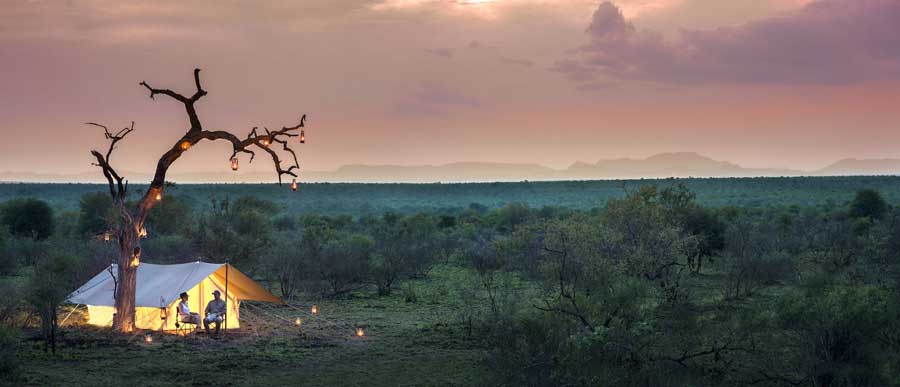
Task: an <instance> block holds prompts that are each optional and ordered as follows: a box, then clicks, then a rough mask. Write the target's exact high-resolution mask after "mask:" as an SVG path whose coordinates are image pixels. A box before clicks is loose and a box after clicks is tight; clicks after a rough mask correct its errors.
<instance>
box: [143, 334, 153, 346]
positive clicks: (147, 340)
mask: <svg viewBox="0 0 900 387" xmlns="http://www.w3.org/2000/svg"><path fill="white" fill-rule="evenodd" d="M144 342H145V343H147V344H153V336H150V334H149V333H148V334H147V335H146V336H144Z"/></svg>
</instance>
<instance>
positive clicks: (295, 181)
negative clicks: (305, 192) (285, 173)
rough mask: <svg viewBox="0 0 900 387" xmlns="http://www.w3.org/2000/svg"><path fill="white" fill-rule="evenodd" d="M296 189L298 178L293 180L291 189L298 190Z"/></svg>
mask: <svg viewBox="0 0 900 387" xmlns="http://www.w3.org/2000/svg"><path fill="white" fill-rule="evenodd" d="M296 190H297V179H294V181H292V182H291V191H296Z"/></svg>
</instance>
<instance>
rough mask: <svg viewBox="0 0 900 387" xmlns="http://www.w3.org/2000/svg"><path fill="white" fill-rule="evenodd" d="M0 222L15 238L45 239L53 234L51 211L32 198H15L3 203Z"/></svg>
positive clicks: (43, 203)
mask: <svg viewBox="0 0 900 387" xmlns="http://www.w3.org/2000/svg"><path fill="white" fill-rule="evenodd" d="M0 221H2V223H3V224H4V225H5V226H6V227H7V228H8V229H9V232H10V233H12V234H13V235H17V236H24V237H31V238H34V239H46V238H48V237H49V236H50V235H52V234H53V226H54V222H53V209H52V208H50V206H49V205H48V204H47V203H46V202H44V201H42V200H38V199H34V198H16V199H11V200H9V201H7V202H6V203H4V204H3V207H2V209H0Z"/></svg>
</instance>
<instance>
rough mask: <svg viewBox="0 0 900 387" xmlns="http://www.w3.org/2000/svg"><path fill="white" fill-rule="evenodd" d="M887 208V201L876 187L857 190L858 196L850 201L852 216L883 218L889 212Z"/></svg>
mask: <svg viewBox="0 0 900 387" xmlns="http://www.w3.org/2000/svg"><path fill="white" fill-rule="evenodd" d="M887 208H888V206H887V203H886V202H885V201H884V198H882V197H881V193H880V192H878V191H876V190H874V189H864V190H859V191H857V192H856V197H854V198H853V201H852V202H850V216H852V217H854V218H863V217H868V218H870V219H881V218H883V217H884V214H885V212H887Z"/></svg>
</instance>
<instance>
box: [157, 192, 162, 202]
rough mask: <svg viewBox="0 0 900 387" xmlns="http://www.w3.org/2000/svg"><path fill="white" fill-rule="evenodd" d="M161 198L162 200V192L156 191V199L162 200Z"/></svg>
mask: <svg viewBox="0 0 900 387" xmlns="http://www.w3.org/2000/svg"><path fill="white" fill-rule="evenodd" d="M160 200H162V192H157V193H156V201H160Z"/></svg>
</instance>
